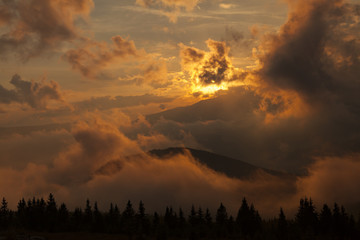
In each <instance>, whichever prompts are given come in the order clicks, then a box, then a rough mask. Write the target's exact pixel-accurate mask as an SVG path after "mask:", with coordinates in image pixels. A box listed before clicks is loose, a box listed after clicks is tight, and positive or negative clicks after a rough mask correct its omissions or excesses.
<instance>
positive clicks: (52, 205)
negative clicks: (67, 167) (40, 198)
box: [46, 193, 57, 232]
mask: <svg viewBox="0 0 360 240" xmlns="http://www.w3.org/2000/svg"><path fill="white" fill-rule="evenodd" d="M46 225H47V230H48V231H50V232H53V231H55V229H56V227H57V206H56V201H55V198H54V195H53V194H52V193H50V194H49V198H48V200H47V202H46Z"/></svg>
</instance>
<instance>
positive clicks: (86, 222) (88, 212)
mask: <svg viewBox="0 0 360 240" xmlns="http://www.w3.org/2000/svg"><path fill="white" fill-rule="evenodd" d="M92 222H93V211H92V207H91V205H90V200H89V199H86V205H85V210H84V217H83V228H84V229H86V230H88V231H89V230H91V227H92Z"/></svg>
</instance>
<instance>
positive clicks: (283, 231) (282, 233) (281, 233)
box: [277, 208, 288, 240]
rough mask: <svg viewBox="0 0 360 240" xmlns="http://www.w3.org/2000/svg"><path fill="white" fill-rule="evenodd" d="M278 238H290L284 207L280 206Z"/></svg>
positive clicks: (281, 239) (282, 239) (280, 239)
mask: <svg viewBox="0 0 360 240" xmlns="http://www.w3.org/2000/svg"><path fill="white" fill-rule="evenodd" d="M277 238H278V239H279V240H285V239H288V222H287V220H286V217H285V214H284V211H283V209H282V208H280V213H279V219H278V222H277Z"/></svg>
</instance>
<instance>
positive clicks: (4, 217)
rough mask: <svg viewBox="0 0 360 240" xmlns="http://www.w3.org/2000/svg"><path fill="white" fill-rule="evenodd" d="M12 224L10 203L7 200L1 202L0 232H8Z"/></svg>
mask: <svg viewBox="0 0 360 240" xmlns="http://www.w3.org/2000/svg"><path fill="white" fill-rule="evenodd" d="M9 224H10V211H9V209H8V202H7V201H6V199H5V198H3V199H2V201H1V207H0V230H6V229H7V228H8V227H9Z"/></svg>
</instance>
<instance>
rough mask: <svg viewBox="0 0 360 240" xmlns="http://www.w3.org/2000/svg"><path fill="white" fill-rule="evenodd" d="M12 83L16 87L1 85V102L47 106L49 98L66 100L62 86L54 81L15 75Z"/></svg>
mask: <svg viewBox="0 0 360 240" xmlns="http://www.w3.org/2000/svg"><path fill="white" fill-rule="evenodd" d="M10 83H11V84H12V85H13V86H14V87H15V89H10V90H8V89H6V88H4V87H3V86H1V85H0V103H5V104H10V103H12V102H17V103H26V104H28V105H29V106H30V107H32V108H39V109H41V108H46V106H47V104H48V101H49V100H55V101H58V102H64V97H63V94H62V92H61V91H60V86H59V85H58V84H57V83H56V82H54V81H51V82H45V81H42V82H34V81H26V80H23V79H22V78H21V77H20V76H19V75H14V76H13V77H12V79H11V81H10Z"/></svg>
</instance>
